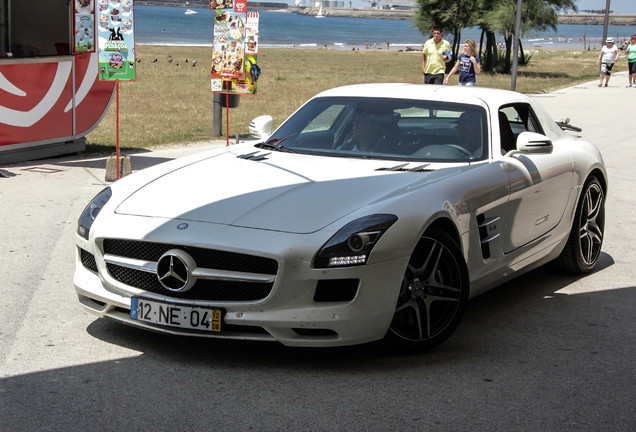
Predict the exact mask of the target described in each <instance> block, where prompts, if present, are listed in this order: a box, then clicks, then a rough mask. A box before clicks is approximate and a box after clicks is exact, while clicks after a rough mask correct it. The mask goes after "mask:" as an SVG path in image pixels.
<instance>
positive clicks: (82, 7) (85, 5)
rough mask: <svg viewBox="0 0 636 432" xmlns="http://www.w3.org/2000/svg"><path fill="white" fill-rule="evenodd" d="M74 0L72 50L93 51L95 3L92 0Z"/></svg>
mask: <svg viewBox="0 0 636 432" xmlns="http://www.w3.org/2000/svg"><path fill="white" fill-rule="evenodd" d="M74 1H75V27H74V34H75V38H74V41H75V42H74V47H73V51H74V52H76V53H78V52H95V3H94V0H74Z"/></svg>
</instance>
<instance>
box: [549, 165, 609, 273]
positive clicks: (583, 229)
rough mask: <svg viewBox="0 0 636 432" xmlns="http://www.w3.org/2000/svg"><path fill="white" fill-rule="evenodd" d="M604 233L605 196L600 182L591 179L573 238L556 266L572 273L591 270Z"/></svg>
mask: <svg viewBox="0 0 636 432" xmlns="http://www.w3.org/2000/svg"><path fill="white" fill-rule="evenodd" d="M604 230H605V193H604V192H603V187H602V186H601V183H600V182H599V181H598V179H597V178H596V177H594V176H592V177H590V178H589V179H588V181H587V182H586V183H585V187H584V188H583V193H582V194H581V199H580V200H579V203H578V205H577V207H576V213H575V214H574V221H573V223H572V230H571V231H570V237H569V238H568V242H567V244H566V245H565V248H564V249H563V252H561V255H559V257H558V258H557V259H556V264H557V265H558V266H559V267H561V268H562V269H564V270H566V271H568V272H570V273H577V274H583V273H588V272H590V271H592V269H593V268H594V265H595V264H596V262H597V261H598V258H599V256H600V255H601V246H602V245H603V236H604Z"/></svg>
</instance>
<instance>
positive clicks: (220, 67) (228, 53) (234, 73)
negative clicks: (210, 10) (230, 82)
mask: <svg viewBox="0 0 636 432" xmlns="http://www.w3.org/2000/svg"><path fill="white" fill-rule="evenodd" d="M246 19H247V14H246V13H245V12H235V11H234V10H231V9H218V10H215V11H214V34H213V38H214V40H213V42H212V68H211V70H210V76H211V77H212V78H237V79H238V78H243V76H244V66H245V64H244V62H245V21H246Z"/></svg>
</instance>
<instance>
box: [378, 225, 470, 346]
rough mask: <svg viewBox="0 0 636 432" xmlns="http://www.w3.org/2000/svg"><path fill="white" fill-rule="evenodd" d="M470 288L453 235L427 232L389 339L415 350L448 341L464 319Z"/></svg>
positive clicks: (403, 288)
mask: <svg viewBox="0 0 636 432" xmlns="http://www.w3.org/2000/svg"><path fill="white" fill-rule="evenodd" d="M468 290H469V281H468V270H467V267H466V264H465V262H464V259H463V257H462V254H461V252H460V249H459V246H458V245H457V244H456V243H455V241H454V240H453V238H452V237H450V236H449V235H448V234H447V233H445V232H444V231H441V230H430V231H429V232H427V233H425V234H424V236H423V237H422V238H421V239H420V241H419V243H418V245H417V247H416V248H415V251H414V252H413V255H411V259H410V260H409V265H408V267H407V269H406V272H405V274H404V279H403V281H402V286H401V289H400V294H399V297H398V301H397V305H396V308H395V314H394V315H393V320H392V322H391V326H390V327H389V330H388V332H387V335H386V338H387V340H388V341H389V342H390V343H393V344H395V345H397V346H400V347H402V348H407V349H411V350H426V349H430V348H433V347H434V346H437V345H439V344H440V343H442V342H444V341H445V340H446V339H448V337H450V335H451V334H453V332H454V331H455V329H456V328H457V326H458V325H459V322H460V321H461V319H462V316H463V314H464V310H465V308H466V303H467V302H468Z"/></svg>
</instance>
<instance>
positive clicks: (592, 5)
mask: <svg viewBox="0 0 636 432" xmlns="http://www.w3.org/2000/svg"><path fill="white" fill-rule="evenodd" d="M310 1H311V0H303V4H309V3H310ZM341 1H344V3H345V7H348V6H349V0H341ZM351 2H352V3H353V7H357V8H365V7H369V5H370V2H368V1H362V0H351ZM380 2H381V3H384V4H390V3H391V0H380ZM288 3H289V4H291V5H293V4H294V0H288ZM606 3H607V0H576V4H577V6H578V7H579V10H585V9H594V10H597V9H598V10H600V9H605V4H606ZM610 10H612V11H614V13H615V14H633V15H636V2H634V0H610Z"/></svg>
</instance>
